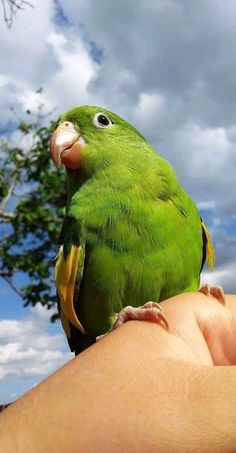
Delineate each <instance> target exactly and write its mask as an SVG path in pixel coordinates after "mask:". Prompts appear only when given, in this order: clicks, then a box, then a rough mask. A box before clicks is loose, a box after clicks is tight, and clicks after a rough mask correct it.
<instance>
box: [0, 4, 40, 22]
mask: <svg viewBox="0 0 236 453" xmlns="http://www.w3.org/2000/svg"><path fill="white" fill-rule="evenodd" d="M24 6H31V7H32V8H33V7H34V5H33V4H32V3H30V2H29V1H27V0H2V8H3V18H4V22H5V23H6V25H7V27H8V28H11V26H12V23H13V16H14V15H15V14H16V13H17V11H18V10H22V9H24Z"/></svg>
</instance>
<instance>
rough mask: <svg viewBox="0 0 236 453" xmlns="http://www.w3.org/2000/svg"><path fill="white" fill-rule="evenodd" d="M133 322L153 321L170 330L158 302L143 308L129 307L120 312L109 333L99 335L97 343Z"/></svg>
mask: <svg viewBox="0 0 236 453" xmlns="http://www.w3.org/2000/svg"><path fill="white" fill-rule="evenodd" d="M132 320H136V321H152V322H156V323H157V324H162V323H163V324H164V325H165V328H166V330H169V324H168V321H167V319H166V317H165V315H164V314H163V312H162V309H161V307H160V304H158V303H157V302H147V303H146V304H144V305H142V306H141V307H131V306H127V307H125V308H123V310H121V311H120V313H119V314H118V316H117V319H116V321H115V322H114V324H113V325H112V326H111V328H110V329H109V330H108V332H106V333H105V334H103V335H99V336H98V337H97V338H96V341H99V340H100V339H101V338H103V337H104V336H105V335H107V334H108V333H110V332H111V331H112V330H114V329H117V327H120V326H121V325H122V324H124V323H125V322H127V321H132Z"/></svg>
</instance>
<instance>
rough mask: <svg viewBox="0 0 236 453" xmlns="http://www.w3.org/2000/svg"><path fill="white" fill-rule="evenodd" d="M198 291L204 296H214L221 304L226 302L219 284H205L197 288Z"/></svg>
mask: <svg viewBox="0 0 236 453" xmlns="http://www.w3.org/2000/svg"><path fill="white" fill-rule="evenodd" d="M199 292H200V293H203V294H205V295H206V296H213V297H215V299H217V300H218V301H219V302H220V303H221V304H222V305H225V304H226V301H225V294H224V290H223V288H221V286H210V285H207V284H206V285H203V286H202V287H201V288H200V289H199Z"/></svg>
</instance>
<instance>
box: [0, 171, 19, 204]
mask: <svg viewBox="0 0 236 453" xmlns="http://www.w3.org/2000/svg"><path fill="white" fill-rule="evenodd" d="M17 174H18V173H17V172H16V173H15V174H14V176H13V179H12V183H11V185H10V188H9V190H8V193H7V195H6V196H5V197H4V198H3V200H2V203H1V206H0V209H1V211H4V209H5V208H6V206H7V203H8V201H9V199H10V197H11V195H12V192H13V190H14V189H15V187H16V182H17Z"/></svg>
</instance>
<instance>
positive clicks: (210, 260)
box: [202, 222, 215, 269]
mask: <svg viewBox="0 0 236 453" xmlns="http://www.w3.org/2000/svg"><path fill="white" fill-rule="evenodd" d="M202 228H203V230H204V233H205V235H206V240H207V242H206V260H207V264H208V266H209V268H210V269H213V267H214V264H215V251H214V246H213V242H212V239H211V235H210V233H209V231H208V229H207V227H206V225H205V223H203V222H202Z"/></svg>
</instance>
